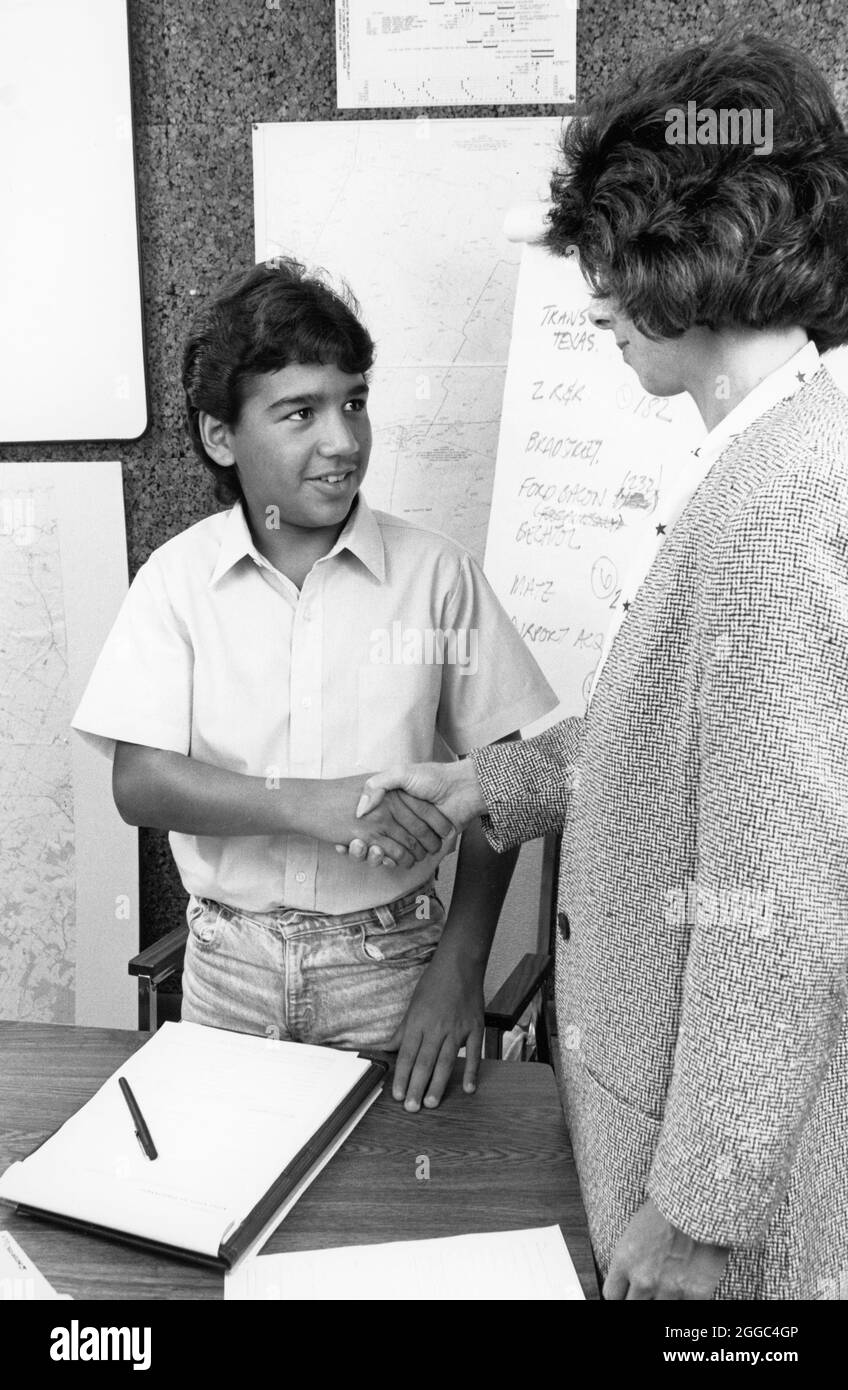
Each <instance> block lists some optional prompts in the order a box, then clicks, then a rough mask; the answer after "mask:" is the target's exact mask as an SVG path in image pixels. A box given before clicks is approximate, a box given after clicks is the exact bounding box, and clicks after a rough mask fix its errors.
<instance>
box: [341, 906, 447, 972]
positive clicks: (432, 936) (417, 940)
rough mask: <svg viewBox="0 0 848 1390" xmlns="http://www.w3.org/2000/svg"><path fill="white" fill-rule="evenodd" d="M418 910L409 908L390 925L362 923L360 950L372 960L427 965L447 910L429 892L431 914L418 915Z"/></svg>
mask: <svg viewBox="0 0 848 1390" xmlns="http://www.w3.org/2000/svg"><path fill="white" fill-rule="evenodd" d="M423 896H424V895H423V894H422V897H423ZM417 910H418V909H416V908H415V907H412V908H410V909H409V910H408V911H407V912H404V913H403V914H402V915H401V916H399V917H398V918H397V919H396V921H395V922H394V923H393V924H392V926H390V927H383V926H381V925H380V923H379V922H377V921H369V922H366V923H364V924H363V926H362V928H361V936H360V950H361V952H362V954H363V956H364V957H365V959H366V960H368V961H369V963H374V962H378V963H380V964H383V965H388V966H396V967H399V968H403V967H406V966H411V965H419V966H420V965H426V964H427V962H428V961H429V960H431V959H432V957H433V956H434V955H435V952H436V947H437V946H438V944H439V942H440V940H441V937H442V928H443V926H444V912H443V911H442V907H441V904H440V903H439V902H438V900H437V899H436V898H434V897H433V896H432V895H429V902H428V916H426V917H418V916H417V915H416V912H417Z"/></svg>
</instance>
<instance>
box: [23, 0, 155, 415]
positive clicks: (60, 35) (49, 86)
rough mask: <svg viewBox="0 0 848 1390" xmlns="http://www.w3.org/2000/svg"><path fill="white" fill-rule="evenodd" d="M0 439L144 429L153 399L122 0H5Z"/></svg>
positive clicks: (123, 4)
mask: <svg viewBox="0 0 848 1390" xmlns="http://www.w3.org/2000/svg"><path fill="white" fill-rule="evenodd" d="M0 187H2V188H3V190H4V195H5V197H4V213H3V217H2V219H0V306H2V307H1V308H0V313H2V324H3V331H2V334H0V380H2V383H3V389H2V393H0V439H2V440H8V441H10V442H20V441H27V440H33V441H34V440H38V441H45V440H73V439H86V440H94V439H136V438H138V436H139V435H140V434H142V433H143V432H144V430H145V428H146V426H147V399H146V388H145V378H144V352H143V335H142V316H141V288H140V274H139V255H138V231H137V222H136V198H135V172H134V160H133V140H132V110H131V105H130V72H129V40H128V33H127V10H126V4H125V2H124V0H2V4H0Z"/></svg>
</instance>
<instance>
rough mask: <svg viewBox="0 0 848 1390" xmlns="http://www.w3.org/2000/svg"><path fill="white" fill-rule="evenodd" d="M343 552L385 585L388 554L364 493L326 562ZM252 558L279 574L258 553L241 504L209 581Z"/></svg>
mask: <svg viewBox="0 0 848 1390" xmlns="http://www.w3.org/2000/svg"><path fill="white" fill-rule="evenodd" d="M343 550H349V551H350V552H351V554H352V555H355V556H356V557H357V559H359V560H361V561H362V563H363V565H365V567H366V568H367V569H369V570H370V571H371V573H372V574H373V575H374V577H375V579H379V580H380V581H381V582H382V581H383V580H384V579H385V577H386V554H385V549H384V547H383V537H382V536H381V534H380V527H379V525H378V523H377V518H376V517H375V516H374V513H373V512H372V511H371V508H370V507H369V506H368V504H367V502H366V501H365V498H364V497H363V496H362V494H361V493H360V494H359V496H358V497H357V499H356V503H355V505H354V508H353V511H352V512H351V514H350V516H349V517H348V519H347V521H346V522H345V525H344V529H343V530H342V532H341V534H340V535H339V538H338V540H337V541H336V543H335V545H334V546H333V548H332V550H330V551H329V552H328V553H327V555H325V556H324V557H323V558H324V559H325V560H329V559H330V558H331V556H333V555H338V554H340V553H341V551H343ZM248 555H249V556H250V558H251V560H253V561H254V563H255V564H257V565H258V566H259V567H260V569H267V570H270V571H271V573H272V574H277V573H278V571H277V570H276V569H275V568H274V566H273V565H272V564H271V562H270V560H266V558H265V556H264V555H263V554H262V553H261V552H260V551H259V550H257V549H256V546H255V545H254V543H253V537H252V536H251V534H250V527H249V526H248V524H247V517H246V516H245V513H244V507H243V504H242V502H241V501H238V502H236V504H235V506H234V507H233V508H232V509H231V510H230V512H229V513H228V515H227V520H226V522H225V523H224V531H223V534H222V536H221V548H220V551H219V552H218V560H217V563H216V565H215V568H214V570H213V571H212V577H211V578H210V580H209V583H210V586H211V585H213V584H217V582H218V580H219V579H221V578H222V577H223V576H224V575H225V574H228V573H229V571H230V570H231V569H232V568H233V567H234V566H235V565H237V564H238V562H239V560H243V559H244V558H245V556H248ZM319 563H320V561H319Z"/></svg>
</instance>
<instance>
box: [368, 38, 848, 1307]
mask: <svg viewBox="0 0 848 1390" xmlns="http://www.w3.org/2000/svg"><path fill="white" fill-rule="evenodd" d="M689 103H695V106H696V108H697V111H698V112H699V113H702V112H704V111H707V112H710V111H712V112H713V113H715V115H716V119H715V120H714V121H712V130H713V133H716V132H720V131H721V130H722V122H721V111H722V110H724V111H726V112H731V113H732V114H733V115H734V116H736V115H737V113H738V112H740V111H748V112H752V113H757V112H758V113H759V117H760V119H759V121H753V122H752V124H751V126H750V127H749V129H760V130H762V129H763V128H765V129H769V128H770V129H771V131H772V139H773V147H772V148H767V146H766V144H765V142H764V141H761V142H760V143H759V145H754V144H753V143H751V144H749V145H747V146H746V145H744V144H742V143H735V144H732V143H723V144H722V143H712V144H710V143H703V144H688V143H673V142H672V140H671V139H670V138H669V132H670V129H671V126H670V119H671V117H670V113H674V112H678V113H679V111H680V110H681V109H682V110H683V111H684V112H687V111H689V110H690V109H692V108H690V106H689ZM769 122H770V123H771V124H770V127H769ZM710 125H711V122H710V120H709V119H707V118H705V119H704V121H703V127H702V128H703V130H704V132H705V133H707V134H708V133H709V130H710ZM699 128H701V127H700V126H699ZM724 128H725V130H726V129H727V128H728V127H727V123H726V122H725V127H724ZM731 128H732V127H731ZM735 128H736V133H737V135H739V134H740V133H742V134H744V130H745V126H744V124H743V123H741V122H740V121H739V120H737V122H736V127H735ZM678 132H679V127H678ZM564 156H565V159H564V164H563V167H562V170H561V171H560V172H559V173H557V174H556V175H555V176H554V180H553V186H552V187H553V195H554V208H553V211H552V214H551V225H550V229H549V233H548V242H549V245H550V247H551V248H552V250H553V251H554V252H556V253H564V252H566V250H567V249H568V248H570V247H571V246H575V247H576V248H577V251H578V254H579V256H580V259H581V264H582V266H583V268H584V271H585V273H586V275H587V277H588V279H589V280H590V282H591V284H592V287H593V290H594V291H595V294H596V300H595V305H596V307H595V309H594V312H593V314H592V317H593V320H594V322H595V323H596V324H597V325H598V326H599V327H601V328H606V329H609V331H611V332H613V333H614V334H615V337H616V341H617V343H618V344H619V346H620V347H621V348H622V351H623V354H624V358H625V360H626V361H627V362H629V364H630V365H631V366H632V367H633V368H634V370H635V371H636V373H637V374H638V376H639V379H640V381H641V383H642V385H643V387H644V388H645V389H646V390H648V391H650V392H653V393H655V394H657V395H664V396H670V395H674V394H676V393H678V392H681V391H688V392H689V393H690V394H691V395H692V397H693V399H694V400H695V402H696V404H697V406H698V408H699V410H700V412H701V414H702V416H703V419H704V422H705V424H706V426H707V428H708V430H709V433H708V436H707V439H706V441H705V442H704V444H703V445H702V446H701V450H700V452H699V453H698V455H697V458H696V459H693V460H691V461H690V462H689V463H688V464H687V463H685V462H684V463H682V465H681V466H682V468H684V469H688V473H687V474H686V475H685V476H686V477H688V479H689V485H688V491H689V493H690V494H691V495H690V496H689V498H688V502H687V503H686V505H685V506H684V507H683V508H682V515H680V517H679V520H678V521H677V523H676V525H675V526H674V528H673V530H672V531H671V532H670V533H669V534H668V535H667V537H666V539H665V542H664V543H663V548H662V549H661V550H660V551H659V553H658V554H657V556H656V558H655V559H654V560H653V563H652V564H650V561H649V560H646V561H645V567H646V568H647V573H646V574H645V576H644V578H643V581H642V583H641V585H640V586H639V587H638V589H637V590H632V591H631V593H632V595H633V597H632V602H631V603H630V606H629V611H628V612H627V613H626V614H624V615H623V616H622V621H621V625H620V627H619V629H618V631H617V633H616V635H615V639H614V642H613V643H612V646H611V648H610V650H609V652H608V655H607V659H606V661H605V664H604V666H603V668H602V670H601V671H600V673H599V677H598V680H597V683H596V686H595V689H594V693H593V695H592V699H591V704H590V708H589V710H588V713H587V716H586V718H585V719H582V720H581V719H568V720H566V721H564V722H563V723H562V724H560V725H558V726H557V727H556V728H553V729H550V730H548V731H547V732H545V733H543V734H541V735H539V736H538V737H536V738H534V739H531V740H528V741H527V742H524V743H514V744H512V745H506V746H501V747H497V748H494V747H493V748H484V749H481V750H479V751H478V752H476V753H475V754H473V755H472V756H471V757H470V758H468V759H467V760H465V761H463V762H459V763H455V764H450V765H441V764H427V765H424V766H420V767H415V768H411V769H393V770H392V771H390V772H389V773H386V774H381V775H380V776H377V777H375V778H372V779H371V780H370V782H369V783H368V784H366V791H367V792H368V793H369V800H368V801H366V802H365V809H366V810H367V808H368V807H369V806H370V805H373V803H374V801H375V799H378V798H379V794H380V789H381V788H387V787H393V786H394V787H403V788H405V789H406V790H407V791H409V792H413V793H415V794H416V795H418V796H421V797H426V798H428V799H430V800H431V801H433V802H434V803H436V804H437V805H438V806H439V807H440V809H442V810H443V811H444V813H445V814H446V815H447V816H448V817H449V818H450V819H451V821H452V822H453V823H454V824H455V825H456V826H457V827H458V828H459V827H461V826H462V825H464V824H466V823H467V822H468V820H469V819H470V818H472V817H473V816H476V815H478V814H481V813H483V814H484V815H485V817H486V819H484V827H485V828H486V831H487V834H488V835H489V838H490V840H491V842H492V843H493V844H494V845H495V846H496V847H498V848H501V849H504V848H506V847H507V846H509V845H513V844H515V843H517V842H518V841H520V840H524V839H530V838H532V837H534V836H538V835H541V834H544V833H547V832H549V831H551V830H555V829H557V828H558V827H560V826H564V828H565V834H564V840H563V862H562V874H561V882H560V889H559V894H560V903H559V905H560V908H561V914H560V923H561V932H560V934H561V940H560V941H559V943H558V952H557V976H556V981H557V983H556V989H557V1010H558V1020H559V1039H560V1044H561V1047H562V1082H563V1089H564V1099H565V1105H566V1111H567V1115H568V1119H569V1123H570V1128H571V1136H572V1141H573V1145H574V1150H575V1156H576V1160H577V1164H578V1168H579V1172H580V1178H581V1185H582V1190H583V1196H584V1200H585V1204H586V1209H587V1214H588V1218H589V1224H590V1229H591V1234H592V1240H593V1244H594V1248H595V1253H596V1257H597V1260H598V1264H599V1268H600V1270H601V1273H602V1276H604V1279H605V1285H604V1292H605V1295H606V1296H607V1297H608V1298H624V1297H626V1298H631V1299H638V1298H643V1299H644V1298H660V1299H668V1298H711V1297H713V1296H715V1297H719V1298H746V1299H754V1298H786V1297H801V1298H828V1297H839V1296H840V1293H841V1296H842V1297H845V1296H846V1293H848V1158H846V1153H848V1143H846V1129H848V1120H846V1116H847V1115H848V1021H846V958H847V957H848V402H846V400H845V398H844V397H843V396H842V395H841V393H840V392H839V391H838V389H837V388H836V387H835V385H834V383H833V382H832V380H831V378H830V376H829V374H828V372H827V370H826V368H825V367H824V366H823V365H822V364H821V363H820V362H819V358H818V352H819V351H820V350H824V349H826V348H829V347H832V346H834V345H836V344H838V343H843V342H845V341H846V340H848V137H846V134H845V131H844V129H843V126H842V123H841V121H840V119H839V117H838V115H837V112H836V109H835V107H834V104H833V100H832V98H831V96H830V93H829V91H828V89H827V87H826V85H825V83H824V81H823V79H822V77H821V76H820V74H819V73H818V72H817V71H816V70H815V69H814V68H813V66H812V65H811V64H810V63H809V62H808V61H807V60H806V59H805V58H803V57H802V56H801V55H800V54H799V53H796V52H795V51H793V50H791V49H788V48H786V47H784V46H782V45H780V44H778V43H775V42H772V41H770V40H767V39H764V38H747V39H736V40H731V41H725V42H723V43H720V44H714V45H704V46H702V47H697V48H691V49H689V50H687V51H685V52H681V53H677V54H674V55H673V56H671V57H668V58H665V59H663V60H662V61H661V62H659V63H657V64H656V65H655V66H653V67H652V68H651V69H649V70H647V71H645V72H643V73H641V74H639V75H638V76H636V77H634V78H631V79H629V80H627V81H625V82H623V83H621V84H619V85H618V86H616V87H615V88H614V89H613V90H611V91H610V92H608V93H607V94H605V95H604V96H603V97H601V98H600V99H599V100H598V101H597V102H596V103H595V104H594V105H593V106H592V107H590V108H589V111H588V114H587V115H586V116H584V117H583V118H581V119H579V120H575V121H574V122H573V123H572V125H571V126H570V128H569V129H568V131H567V132H566V134H565V137H564ZM681 476H682V477H683V476H684V475H681ZM648 565H650V567H649V568H648ZM374 793H376V797H375V795H374ZM363 825H364V826H367V819H366V820H364V821H363ZM364 833H365V832H364ZM364 848H365V847H364V845H359V846H357V849H358V851H359V852H360V853H362V852H364Z"/></svg>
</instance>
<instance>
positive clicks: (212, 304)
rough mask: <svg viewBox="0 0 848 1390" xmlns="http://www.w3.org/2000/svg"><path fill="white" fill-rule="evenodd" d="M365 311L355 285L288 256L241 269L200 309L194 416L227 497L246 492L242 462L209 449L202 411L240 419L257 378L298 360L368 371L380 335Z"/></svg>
mask: <svg viewBox="0 0 848 1390" xmlns="http://www.w3.org/2000/svg"><path fill="white" fill-rule="evenodd" d="M359 313H360V309H359V305H358V303H357V301H356V299H355V298H354V296H353V295H352V294H351V292H350V290H349V289H347V287H345V288H344V289H343V290H341V291H338V290H335V289H333V287H332V286H331V285H329V284H328V283H327V282H326V281H325V280H323V279H321V278H320V275H319V274H314V275H309V274H307V271H306V269H305V267H304V266H302V265H301V264H300V262H299V261H295V260H291V259H290V258H288V257H285V256H279V257H277V258H276V259H275V260H273V261H266V262H262V263H261V264H259V265H255V266H253V268H252V269H251V270H248V271H247V272H242V273H240V274H238V275H235V276H233V277H232V278H231V279H230V280H228V281H227V282H226V284H224V285H223V286H222V287H221V289H220V290H219V291H218V293H217V294H216V295H215V296H214V297H213V298H212V299H210V300H208V301H207V302H206V303H205V304H203V305H201V306H200V308H199V309H198V310H197V312H196V313H195V315H194V317H193V319H192V321H191V323H190V325H189V329H188V333H187V335H186V339H185V343H184V345H183V357H182V383H183V390H184V391H185V409H186V420H187V423H188V430H189V434H190V436H191V442H192V446H193V448H194V451H195V453H196V454H197V456H198V458H199V459H200V460H201V462H202V463H203V464H204V465H205V466H206V468H208V469H209V471H210V473H211V474H212V477H213V481H214V486H215V496H216V498H217V500H218V501H219V502H223V503H226V504H231V503H233V502H236V501H238V500H239V499H240V498H241V497H242V495H243V494H242V489H241V482H240V481H239V477H238V465H236V466H235V467H234V468H224V467H222V466H221V465H220V464H217V463H215V462H214V460H213V459H211V458H210V457H209V455H208V454H207V452H206V450H205V449H204V447H203V440H202V439H201V437H200V423H199V417H200V412H201V411H202V410H203V411H206V412H207V413H208V414H209V415H212V416H213V417H214V418H215V419H216V420H221V421H223V422H224V424H227V425H235V424H237V423H238V418H239V412H240V411H241V408H242V405H243V404H244V402H245V400H246V398H247V395H248V392H249V387H250V381H251V378H253V377H255V376H258V375H260V374H262V373H263V372H277V371H280V369H281V368H282V367H288V366H290V365H291V364H292V363H294V362H302V363H306V364H309V363H313V362H320V363H323V364H329V363H331V364H332V365H334V366H336V367H338V368H339V370H340V371H342V372H348V373H349V374H350V375H351V376H354V375H357V374H359V373H362V374H364V373H365V372H367V371H368V370H369V368H370V367H371V365H372V363H373V361H374V343H373V341H372V339H371V336H370V334H369V333H368V331H367V329H366V328H365V327H364V326H363V325H362V323H361V322H360V320H359Z"/></svg>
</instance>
